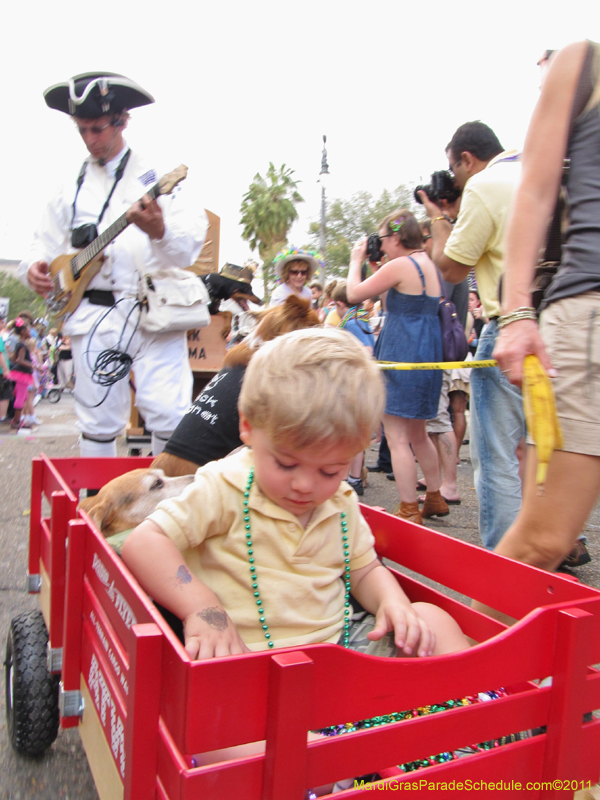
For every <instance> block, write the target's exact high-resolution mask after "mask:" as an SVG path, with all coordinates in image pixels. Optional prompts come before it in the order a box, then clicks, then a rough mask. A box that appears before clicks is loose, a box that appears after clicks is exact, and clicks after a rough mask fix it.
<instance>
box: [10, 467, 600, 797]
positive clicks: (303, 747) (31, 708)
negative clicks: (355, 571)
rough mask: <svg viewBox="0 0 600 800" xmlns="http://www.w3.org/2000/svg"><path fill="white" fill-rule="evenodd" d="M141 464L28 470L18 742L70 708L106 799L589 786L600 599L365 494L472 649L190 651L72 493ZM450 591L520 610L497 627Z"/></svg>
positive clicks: (15, 655)
mask: <svg viewBox="0 0 600 800" xmlns="http://www.w3.org/2000/svg"><path fill="white" fill-rule="evenodd" d="M149 462H150V459H140V458H135V459H125V458H122V459H105V460H99V461H98V460H91V459H89V460H88V459H76V458H73V459H52V460H50V459H47V458H45V457H41V458H39V459H36V460H35V461H34V463H33V480H32V502H31V534H30V553H29V589H30V591H31V592H39V594H40V606H41V613H39V614H38V613H37V612H34V614H25V615H21V616H20V617H17V618H15V620H13V622H12V624H11V630H10V633H9V637H8V646H7V662H6V663H7V666H6V671H7V674H6V685H7V713H8V717H9V719H8V722H9V732H10V735H11V741H12V743H13V745H14V746H15V747H16V749H17V750H21V751H23V752H39V751H40V750H43V749H44V748H46V747H49V746H50V744H51V743H52V741H53V739H54V738H55V736H56V735H57V732H58V724H59V708H60V725H61V726H62V727H74V726H77V727H78V728H79V733H80V735H81V739H82V742H83V746H84V748H85V751H86V755H87V758H88V761H89V764H90V767H91V771H92V774H93V777H94V780H95V783H96V787H97V789H98V794H99V795H100V797H101V798H102V800H107V799H108V798H111V800H112V799H113V798H135V799H136V800H137V799H138V798H140V799H142V798H143V799H144V800H146V798H148V800H149V799H150V798H153V799H154V798H156V799H157V800H198V799H199V798H209V799H210V800H226V799H227V800H229V798H233V797H235V798H236V800H259V798H265V799H266V798H269V799H271V800H302V798H304V797H305V795H306V792H307V790H308V789H309V788H310V787H315V786H321V785H324V784H330V783H333V782H334V781H337V780H340V779H345V778H349V777H352V776H358V775H363V776H364V775H365V774H369V773H377V774H378V775H379V776H381V781H382V782H381V783H380V784H375V783H371V782H369V781H368V780H367V781H365V780H363V781H362V783H361V781H358V782H357V783H356V784H355V787H354V788H351V789H348V790H346V791H343V792H341V793H340V794H339V795H336V797H337V796H339V797H340V798H343V797H347V798H349V797H355V796H356V795H357V794H363V793H365V792H367V791H372V790H373V789H376V788H380V787H381V786H383V787H384V788H383V789H381V790H382V791H387V792H395V791H402V790H409V789H410V790H412V791H419V790H420V791H422V792H428V793H429V796H430V797H436V796H442V793H443V792H445V791H451V792H452V796H453V797H457V798H458V797H463V796H464V797H467V796H469V797H471V796H472V794H473V792H474V791H475V792H477V791H478V792H482V794H480V796H487V795H488V793H489V792H493V796H495V797H511V798H514V797H517V796H520V794H521V793H522V792H527V794H526V796H527V797H531V798H538V797H539V798H558V797H566V796H570V795H571V796H572V794H573V791H574V790H575V789H581V788H584V787H587V786H589V785H590V784H594V783H595V782H596V781H597V780H598V776H599V774H600V720H598V719H594V718H593V717H592V716H591V715H590V714H589V712H590V711H592V710H594V709H597V708H600V672H598V670H596V669H595V668H593V667H592V665H593V664H596V663H598V662H600V592H598V591H596V590H594V589H592V588H589V587H586V586H582V585H580V584H578V583H577V582H574V581H571V580H568V579H566V578H564V577H561V576H560V575H553V574H548V573H545V572H542V571H540V570H536V569H533V568H531V567H527V566H525V565H523V564H518V563H515V562H512V561H510V560H508V559H504V558H501V557H499V556H495V555H494V554H492V553H489V552H487V551H485V550H482V549H481V548H478V547H474V546H472V545H469V544H465V543H463V542H461V541H458V540H455V539H452V538H450V537H448V536H445V535H443V534H440V533H437V532H435V531H432V530H428V529H426V528H422V527H420V526H417V525H413V524H411V523H408V522H405V521H403V520H399V519H397V518H395V517H392V516H390V515H388V514H386V513H384V512H382V511H379V510H375V509H372V508H368V507H366V506H365V507H363V513H364V515H365V517H366V519H367V521H368V523H369V525H370V526H371V529H372V530H373V533H374V535H375V537H376V541H377V549H378V552H379V553H380V555H381V556H384V557H386V558H388V559H390V560H391V561H393V562H395V563H397V564H401V565H402V567H403V568H407V569H408V570H410V571H412V572H413V573H416V574H417V575H418V576H423V578H422V579H418V578H417V577H412V576H408V575H405V574H400V573H399V572H395V573H394V574H395V575H396V577H397V579H398V581H399V582H400V583H401V585H402V587H403V588H404V590H405V591H406V593H407V595H408V596H409V597H410V599H411V600H412V601H417V600H424V601H429V602H433V603H436V604H437V605H439V606H441V607H443V608H445V609H446V610H447V611H449V612H450V613H451V614H452V615H453V616H454V617H455V619H456V620H457V621H458V623H459V624H460V625H461V627H462V629H463V631H464V632H465V633H466V634H467V635H468V636H469V637H471V638H472V639H473V640H475V641H476V642H478V643H479V644H477V645H476V646H474V647H473V648H472V649H470V650H468V651H465V652H461V653H455V654H452V655H448V656H440V657H436V658H428V659H415V660H412V659H398V660H394V659H380V658H375V657H372V656H366V655H362V654H359V653H353V652H349V651H347V650H344V649H342V648H340V647H338V646H336V645H331V644H326V645H311V646H308V647H300V648H287V649H282V650H277V651H275V652H272V651H271V652H261V653H252V654H248V655H242V656H236V657H230V658H223V659H217V660H213V661H208V662H191V661H190V660H189V658H188V657H187V655H186V653H185V651H184V649H183V647H182V646H181V644H180V642H179V641H178V640H177V638H176V637H175V635H174V634H173V632H172V631H171V629H170V628H169V627H168V625H167V624H166V623H165V621H164V620H163V618H162V616H161V615H160V614H159V613H158V612H157V611H156V609H155V608H154V606H153V604H152V603H151V602H150V601H149V599H148V597H147V596H146V595H145V594H144V592H143V591H142V590H141V589H140V588H139V586H138V585H137V583H136V582H135V580H134V579H133V578H132V576H131V575H130V574H129V572H128V570H127V569H126V568H125V567H124V566H123V564H122V563H121V561H120V559H119V558H118V557H117V556H116V555H115V554H114V553H113V551H112V550H111V549H110V547H109V546H108V545H107V544H106V542H105V540H104V539H103V537H102V536H101V535H100V533H99V532H98V530H97V529H96V528H95V526H94V524H93V523H92V522H91V521H90V520H89V518H88V517H87V516H86V514H85V513H83V512H77V510H76V508H77V504H78V501H79V492H80V490H81V489H84V488H99V487H100V486H102V485H104V484H105V483H106V482H107V481H109V480H111V479H112V478H114V477H116V476H117V475H120V474H122V473H123V472H126V471H128V470H130V469H134V468H137V467H140V466H147V465H148V464H149ZM432 584H433V585H432ZM444 587H446V588H447V589H450V590H452V592H458V593H460V594H461V595H466V596H467V597H470V598H476V599H477V600H480V601H482V602H483V603H485V604H486V605H488V606H491V607H493V608H497V609H499V610H501V611H503V612H504V613H506V614H509V615H511V616H512V617H515V618H516V619H518V620H519V621H518V622H517V624H516V625H514V626H513V627H512V628H509V629H506V628H505V627H504V626H503V625H501V624H500V623H498V622H497V621H495V620H493V619H491V618H489V617H487V616H486V615H484V614H481V613H478V612H476V611H474V610H473V609H471V608H470V607H469V606H467V605H465V604H464V603H463V602H461V600H459V599H454V598H453V597H451V596H449V595H448V594H447V593H445V591H443V590H444ZM46 645H47V647H46ZM46 650H47V659H46V653H45V652H44V651H46ZM42 657H43V658H42ZM547 678H551V679H552V680H551V681H549V680H544V681H543V683H542V682H541V681H542V679H547ZM59 682H60V686H59ZM500 687H502V688H503V689H504V692H505V695H504V696H502V697H501V698H500V699H497V700H494V701H493V702H486V703H478V704H473V705H467V706H463V707H456V708H453V709H451V710H447V711H444V712H442V713H436V714H431V715H427V716H415V717H414V718H412V719H408V720H405V721H402V722H397V723H393V724H388V725H383V726H377V725H375V726H374V727H370V728H365V729H363V730H360V731H357V732H354V733H350V734H348V735H343V736H336V737H323V738H321V739H319V740H317V741H308V740H307V732H308V731H310V730H315V729H321V728H324V727H326V726H332V725H338V724H343V723H349V722H352V721H353V720H361V719H366V718H372V717H377V716H381V715H386V714H389V713H391V712H393V711H400V710H403V709H411V708H418V707H425V706H429V705H432V704H439V703H444V702H445V701H447V700H448V699H449V698H462V697H466V696H475V695H477V694H478V693H479V692H485V691H487V690H490V689H498V688H500ZM529 729H541V732H540V733H539V734H538V735H535V736H533V737H531V738H526V739H523V740H521V741H515V742H513V743H510V744H505V745H502V746H498V747H493V748H492V749H489V750H485V751H482V752H478V753H476V754H474V755H471V756H469V757H466V758H461V759H458V760H452V761H448V762H447V763H439V764H437V763H436V764H434V765H433V766H430V767H428V768H426V769H420V770H418V771H415V772H409V773H404V772H402V771H401V770H400V769H399V768H398V767H397V766H396V765H398V764H401V763H406V762H412V761H415V760H419V759H426V758H427V757H428V756H430V755H431V754H437V753H441V752H444V751H448V752H453V751H455V750H457V749H458V748H461V747H464V746H465V745H469V744H472V743H474V742H484V741H488V740H498V739H501V738H502V737H505V736H508V735H510V734H512V733H515V732H517V731H524V730H529ZM259 740H264V741H265V742H266V748H265V752H264V754H262V755H254V756H251V757H246V758H232V759H230V760H227V761H222V762H220V763H216V764H213V765H210V766H196V764H197V763H198V762H199V761H200V760H201V756H200V755H199V754H203V753H206V752H208V751H212V750H215V749H220V748H224V747H230V746H234V745H239V744H243V743H247V742H254V741H259Z"/></svg>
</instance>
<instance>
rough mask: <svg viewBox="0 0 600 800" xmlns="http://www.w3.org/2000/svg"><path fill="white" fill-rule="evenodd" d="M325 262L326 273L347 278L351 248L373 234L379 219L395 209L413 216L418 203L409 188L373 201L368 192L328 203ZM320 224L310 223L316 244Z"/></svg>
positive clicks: (397, 189)
mask: <svg viewBox="0 0 600 800" xmlns="http://www.w3.org/2000/svg"><path fill="white" fill-rule="evenodd" d="M327 205H328V208H327V225H326V237H325V238H326V242H327V246H326V254H325V255H326V260H327V269H328V273H329V274H332V275H344V276H345V275H346V273H347V271H348V264H349V262H350V251H351V250H352V246H353V245H354V243H355V242H356V240H357V239H359V238H360V237H361V236H364V235H365V234H369V233H374V232H375V231H376V230H377V227H378V225H379V223H380V222H381V220H382V219H383V218H384V217H385V216H387V215H388V214H390V213H391V212H392V211H394V210H395V209H396V208H407V209H409V210H410V211H412V212H413V213H414V212H415V209H416V208H417V204H416V203H415V201H414V198H413V188H412V187H411V186H405V185H402V184H401V185H400V186H398V187H397V188H396V189H394V190H393V191H389V190H388V189H384V191H383V192H382V193H381V196H380V197H379V198H378V199H377V200H374V199H373V195H371V194H370V193H369V192H365V191H361V192H356V194H353V195H352V197H351V198H350V199H349V200H343V199H335V200H332V201H331V202H330V203H328V204H327ZM320 229H321V228H320V224H319V223H318V222H313V223H311V225H310V227H309V235H310V239H311V241H312V242H314V243H315V244H317V243H318V242H319V233H320Z"/></svg>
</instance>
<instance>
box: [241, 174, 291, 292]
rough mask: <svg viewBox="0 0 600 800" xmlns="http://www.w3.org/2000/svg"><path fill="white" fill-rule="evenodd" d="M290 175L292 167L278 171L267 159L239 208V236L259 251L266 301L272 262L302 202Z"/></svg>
mask: <svg viewBox="0 0 600 800" xmlns="http://www.w3.org/2000/svg"><path fill="white" fill-rule="evenodd" d="M293 174H294V170H293V169H289V168H288V167H286V166H285V164H282V165H281V167H280V168H279V169H278V170H277V169H275V166H274V165H273V163H272V162H270V163H269V168H268V170H267V174H266V176H265V177H264V178H263V177H262V175H260V174H259V173H258V172H257V173H256V175H255V176H254V179H253V180H252V183H251V184H250V186H249V187H248V191H247V192H246V194H245V195H244V197H243V198H242V205H241V207H240V212H241V214H242V218H241V220H240V223H241V224H242V225H243V226H244V230H243V232H242V238H243V239H245V240H246V241H247V242H249V243H250V247H251V249H252V250H258V254H259V256H260V258H261V260H262V262H263V265H262V274H263V286H264V290H263V291H264V300H265V302H266V301H267V300H268V296H269V278H270V277H271V275H272V271H271V269H270V265H271V262H272V261H273V257H274V256H275V254H276V253H277V251H278V250H280V249H281V248H282V247H283V245H284V244H285V243H286V242H287V234H288V231H289V229H290V228H291V226H292V223H293V222H295V221H296V220H297V219H298V212H297V211H296V204H297V203H303V202H304V198H303V197H301V195H300V193H299V192H298V191H297V188H296V187H297V186H298V181H296V180H294V179H293V177H292V175H293Z"/></svg>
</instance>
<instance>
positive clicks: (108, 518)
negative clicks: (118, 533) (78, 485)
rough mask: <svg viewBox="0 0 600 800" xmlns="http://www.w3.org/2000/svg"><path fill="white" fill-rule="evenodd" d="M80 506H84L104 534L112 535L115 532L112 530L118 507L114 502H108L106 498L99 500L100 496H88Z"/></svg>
mask: <svg viewBox="0 0 600 800" xmlns="http://www.w3.org/2000/svg"><path fill="white" fill-rule="evenodd" d="M78 508H82V509H83V510H84V511H86V512H87V515H88V516H89V518H90V519H91V520H92V522H93V523H94V524H95V526H96V527H97V528H98V530H99V531H100V533H102V534H103V535H104V536H111V534H113V533H114V532H115V531H113V530H112V526H113V525H114V522H115V518H116V514H117V509H116V508H115V506H114V505H113V504H110V503H107V502H106V501H105V500H99V498H98V497H86V498H84V499H83V500H82V501H81V502H80V503H79V506H78Z"/></svg>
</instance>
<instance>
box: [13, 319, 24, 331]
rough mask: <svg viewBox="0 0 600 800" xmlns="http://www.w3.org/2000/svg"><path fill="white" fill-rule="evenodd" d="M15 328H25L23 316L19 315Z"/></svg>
mask: <svg viewBox="0 0 600 800" xmlns="http://www.w3.org/2000/svg"><path fill="white" fill-rule="evenodd" d="M14 326H15V328H23V327H25V320H24V319H23V317H17V318H16V319H15V321H14Z"/></svg>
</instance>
